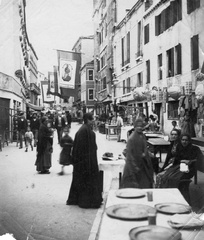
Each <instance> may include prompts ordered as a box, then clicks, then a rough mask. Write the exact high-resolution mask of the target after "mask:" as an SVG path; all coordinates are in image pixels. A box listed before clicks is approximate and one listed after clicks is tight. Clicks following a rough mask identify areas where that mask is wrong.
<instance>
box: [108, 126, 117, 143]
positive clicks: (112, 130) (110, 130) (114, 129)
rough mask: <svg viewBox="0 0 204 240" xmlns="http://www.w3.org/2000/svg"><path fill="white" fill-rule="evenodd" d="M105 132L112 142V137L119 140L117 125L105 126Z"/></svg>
mask: <svg viewBox="0 0 204 240" xmlns="http://www.w3.org/2000/svg"><path fill="white" fill-rule="evenodd" d="M105 131H106V139H107V138H108V140H110V138H111V137H115V138H117V136H118V134H117V125H109V124H106V125H105Z"/></svg>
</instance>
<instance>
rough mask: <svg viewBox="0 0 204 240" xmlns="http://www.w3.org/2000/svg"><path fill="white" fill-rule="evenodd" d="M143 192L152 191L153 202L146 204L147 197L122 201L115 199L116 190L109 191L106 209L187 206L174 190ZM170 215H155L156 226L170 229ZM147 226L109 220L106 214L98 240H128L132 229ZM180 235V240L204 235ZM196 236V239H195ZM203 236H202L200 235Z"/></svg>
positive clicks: (183, 233)
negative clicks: (169, 203) (114, 206)
mask: <svg viewBox="0 0 204 240" xmlns="http://www.w3.org/2000/svg"><path fill="white" fill-rule="evenodd" d="M143 190H144V191H148V190H150V191H153V201H152V202H148V201H147V197H146V196H145V197H143V198H136V199H124V198H118V197H116V195H115V193H116V190H110V191H109V194H108V199H107V203H106V207H105V208H107V207H109V206H112V205H115V204H129V203H130V204H144V205H149V206H151V207H154V206H155V204H158V203H166V202H167V203H168V202H173V203H181V204H185V205H188V203H187V202H186V201H185V199H184V198H183V196H182V195H181V193H180V192H179V190H178V189H176V188H168V189H143ZM169 217H170V215H166V214H163V213H157V219H156V223H157V225H158V226H163V227H168V228H171V227H170V226H169V224H168V222H167V221H168V219H169ZM144 225H148V221H147V220H139V221H123V220H118V219H114V218H110V217H109V216H108V215H107V214H106V212H104V214H103V215H102V219H101V225H100V228H99V231H98V238H97V239H98V240H129V239H130V238H129V231H130V230H131V229H132V228H135V227H138V226H144ZM180 232H181V234H182V240H193V239H199V240H201V239H202V238H197V237H198V236H197V235H198V234H204V232H202V231H199V230H194V231H193V230H180ZM195 236H196V238H195ZM202 236H203V235H202Z"/></svg>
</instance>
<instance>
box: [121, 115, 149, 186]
mask: <svg viewBox="0 0 204 240" xmlns="http://www.w3.org/2000/svg"><path fill="white" fill-rule="evenodd" d="M134 124H135V125H134V126H135V131H134V132H133V133H132V134H131V135H130V137H129V139H128V142H127V149H126V163H125V167H124V171H123V177H122V181H121V188H152V187H153V167H152V163H151V160H150V157H149V152H148V149H147V141H146V137H145V135H144V134H143V132H142V131H143V120H142V119H140V118H139V119H137V120H136V121H135V123H134Z"/></svg>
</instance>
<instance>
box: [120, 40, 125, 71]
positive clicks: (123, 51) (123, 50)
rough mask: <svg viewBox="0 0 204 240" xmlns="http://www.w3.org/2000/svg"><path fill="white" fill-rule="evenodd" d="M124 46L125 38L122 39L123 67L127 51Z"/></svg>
mask: <svg viewBox="0 0 204 240" xmlns="http://www.w3.org/2000/svg"><path fill="white" fill-rule="evenodd" d="M124 44H125V38H124V37H123V38H122V39H121V54H122V55H121V56H122V59H121V60H122V67H123V66H124V65H125V49H124Z"/></svg>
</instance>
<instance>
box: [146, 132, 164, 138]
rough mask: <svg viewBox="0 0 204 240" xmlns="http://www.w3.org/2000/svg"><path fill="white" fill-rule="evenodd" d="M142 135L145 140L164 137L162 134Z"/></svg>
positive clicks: (148, 133) (147, 133)
mask: <svg viewBox="0 0 204 240" xmlns="http://www.w3.org/2000/svg"><path fill="white" fill-rule="evenodd" d="M144 135H145V136H146V138H147V140H149V139H150V138H164V135H163V134H162V133H150V132H144Z"/></svg>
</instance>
